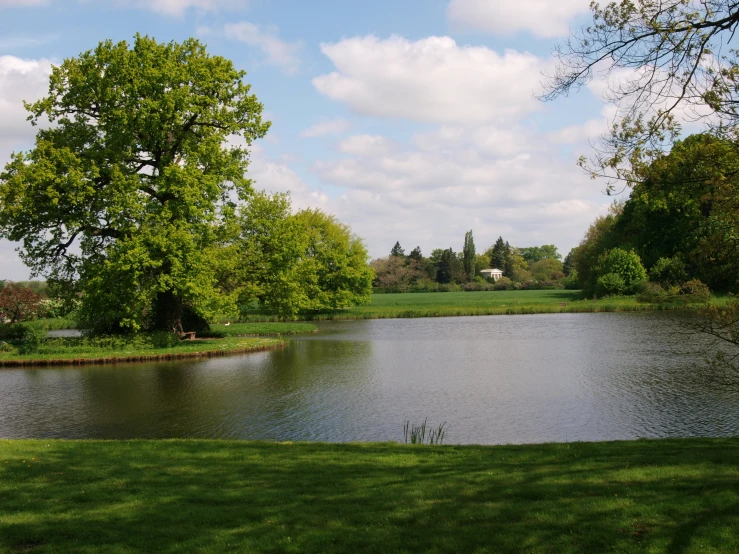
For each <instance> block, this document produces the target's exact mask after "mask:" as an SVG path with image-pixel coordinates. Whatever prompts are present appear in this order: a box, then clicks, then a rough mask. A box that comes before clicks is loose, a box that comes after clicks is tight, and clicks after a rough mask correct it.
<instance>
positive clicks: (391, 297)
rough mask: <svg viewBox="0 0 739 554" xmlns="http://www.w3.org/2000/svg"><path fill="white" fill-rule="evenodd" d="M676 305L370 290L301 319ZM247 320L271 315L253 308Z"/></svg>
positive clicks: (548, 294)
mask: <svg viewBox="0 0 739 554" xmlns="http://www.w3.org/2000/svg"><path fill="white" fill-rule="evenodd" d="M680 307H682V306H678V305H654V304H641V303H639V302H637V301H636V298H634V297H633V296H631V297H616V298H605V299H602V300H587V299H585V296H584V294H583V293H582V291H573V290H530V291H529V290H519V291H486V292H419V293H401V294H373V295H372V300H371V302H370V303H369V304H366V305H364V306H356V307H352V308H345V309H342V310H336V311H333V312H325V313H319V314H304V315H303V316H302V317H303V318H305V319H315V320H321V319H376V318H390V317H442V316H464V315H499V314H536V313H561V312H565V313H567V312H618V311H645V310H655V309H674V308H680ZM247 319H249V320H253V321H260V320H270V319H274V318H273V317H271V316H270V315H268V314H260V313H257V312H254V313H253V314H250V315H249V316H248V318H247Z"/></svg>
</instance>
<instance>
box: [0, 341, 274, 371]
mask: <svg viewBox="0 0 739 554" xmlns="http://www.w3.org/2000/svg"><path fill="white" fill-rule="evenodd" d="M284 345H285V341H283V340H282V339H278V338H275V339H270V338H238V337H226V338H222V339H199V340H188V341H182V342H180V343H178V344H176V345H174V346H170V347H161V346H160V347H156V346H154V344H152V342H151V340H150V338H149V337H146V336H139V337H134V338H132V339H128V338H123V337H105V338H101V339H84V338H77V337H73V338H57V339H48V340H46V341H44V342H43V343H41V344H40V345H39V347H38V350H37V351H36V352H33V353H25V354H24V353H22V349H21V348H20V347H16V348H14V350H13V351H12V352H0V367H17V366H34V365H71V364H73V365H76V364H103V363H119V362H142V361H152V360H174V359H180V358H197V357H212V356H224V355H228V354H239V353H246V352H255V351H259V350H268V349H272V348H280V347H282V346H284Z"/></svg>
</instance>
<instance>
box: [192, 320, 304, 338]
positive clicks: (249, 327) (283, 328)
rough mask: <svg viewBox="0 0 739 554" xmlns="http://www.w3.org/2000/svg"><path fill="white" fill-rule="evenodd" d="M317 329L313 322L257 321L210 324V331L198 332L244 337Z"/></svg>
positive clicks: (295, 332)
mask: <svg viewBox="0 0 739 554" xmlns="http://www.w3.org/2000/svg"><path fill="white" fill-rule="evenodd" d="M316 331H318V327H316V326H315V325H314V324H313V323H283V322H269V321H268V322H257V323H229V324H228V325H225V324H212V325H211V326H210V331H208V332H206V333H200V335H201V336H208V337H244V336H250V335H259V336H271V335H299V334H303V333H315V332H316Z"/></svg>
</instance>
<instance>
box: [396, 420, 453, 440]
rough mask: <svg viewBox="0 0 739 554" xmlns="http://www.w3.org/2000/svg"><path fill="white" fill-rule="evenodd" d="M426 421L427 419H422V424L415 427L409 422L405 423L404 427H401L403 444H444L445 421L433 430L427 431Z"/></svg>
mask: <svg viewBox="0 0 739 554" xmlns="http://www.w3.org/2000/svg"><path fill="white" fill-rule="evenodd" d="M427 421H428V418H426V419H424V420H423V423H421V424H420V425H416V424H415V423H411V422H410V421H406V422H405V425H404V426H403V439H404V440H405V444H408V443H410V444H441V443H442V442H444V435H446V421H445V422H444V423H442V424H441V425H439V426H438V427H436V428H435V429H427V428H426V422H427ZM427 431H428V434H427Z"/></svg>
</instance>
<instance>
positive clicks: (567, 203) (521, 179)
mask: <svg viewBox="0 0 739 554" xmlns="http://www.w3.org/2000/svg"><path fill="white" fill-rule="evenodd" d="M464 131H465V133H461V131H460V130H459V129H453V128H444V127H442V128H440V129H439V130H437V131H436V132H431V133H426V134H424V135H419V136H416V137H414V138H413V139H412V140H411V142H410V144H408V145H405V146H403V145H399V144H397V143H392V147H390V148H388V147H387V145H389V144H390V141H389V140H388V139H387V138H384V137H381V136H366V135H359V136H357V137H350V138H348V139H346V140H345V141H343V142H341V143H339V150H340V151H341V152H344V153H346V154H348V155H347V156H346V157H345V158H343V159H338V160H325V161H318V162H316V163H315V164H314V167H313V171H314V172H315V173H316V174H317V175H318V177H319V178H320V180H321V182H322V183H324V184H325V185H329V186H331V187H335V188H338V189H340V190H342V191H343V193H342V194H341V195H340V196H339V197H336V198H332V199H331V201H330V203H329V204H328V206H329V207H330V208H332V209H333V210H334V211H335V213H337V215H338V216H339V217H340V218H341V219H342V220H343V221H346V222H348V223H350V224H351V226H352V228H353V229H354V230H355V232H357V233H358V234H360V235H361V236H363V237H365V238H366V239H367V240H368V243H369V246H370V250H371V252H372V254H373V255H374V256H379V255H386V253H387V251H389V248H390V247H391V246H392V244H394V243H395V241H396V240H400V241H401V243H403V244H404V246H407V247H409V248H411V247H413V246H415V245H416V244H418V245H420V246H421V247H422V249H423V250H424V251H425V252H426V253H429V252H430V250H431V249H432V248H437V247H449V246H451V247H453V248H455V250H458V249H459V248H461V243H462V239H463V237H464V232H465V231H467V230H469V229H470V228H472V229H473V230H474V233H475V237H476V242H477V243H478V245H479V246H480V248H486V247H487V246H489V245H490V244H492V242H493V241H494V240H495V239H496V238H497V237H498V236H499V235H503V236H504V237H505V238H506V239H507V240H509V241H510V242H511V243H512V244H516V245H519V246H527V245H533V244H544V243H554V244H557V245H558V246H559V247H560V248H561V249H562V250H567V249H569V248H571V247H572V246H574V245H575V244H577V243H578V242H579V241H580V239H581V238H582V235H583V234H584V232H585V230H586V229H587V226H588V225H589V224H590V223H591V222H592V220H593V219H594V218H595V217H596V216H597V215H598V214H600V213H603V212H604V211H605V207H606V206H607V205H608V199H607V197H605V196H604V195H603V194H602V193H601V191H600V189H599V188H598V186H597V185H594V184H593V183H592V181H590V180H589V179H588V178H587V176H586V175H584V174H583V173H582V172H581V171H580V170H579V169H578V168H577V167H576V166H575V164H574V161H572V160H564V161H562V160H558V159H557V158H556V156H555V155H554V154H553V152H552V151H551V147H548V146H547V144H546V141H542V140H541V137H540V140H539V145H538V146H537V147H535V148H534V147H528V148H525V147H524V145H525V143H526V142H527V141H528V140H529V138H530V136H531V135H530V133H529V132H528V131H526V130H523V129H522V130H519V131H508V130H498V131H496V130H495V129H493V128H491V127H489V126H483V127H480V128H467V129H464ZM491 135H492V136H497V137H506V138H507V139H508V140H510V142H511V143H512V144H515V145H520V146H519V147H512V148H511V149H510V150H509V151H508V152H503V151H501V149H500V147H493V148H491V149H490V151H489V153H488V152H486V151H485V150H483V149H480V148H477V146H476V145H475V142H476V141H477V140H479V137H488V136H491ZM435 137H440V138H439V139H438V140H436V142H437V144H436V145H435V146H434V145H433V143H434V141H435ZM498 141H501V142H503V141H504V139H503V138H498V139H497V140H496V141H494V142H498ZM419 144H422V146H423V148H420V147H419V146H418V145H419ZM376 145H380V146H381V147H379V148H375V146H376Z"/></svg>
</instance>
